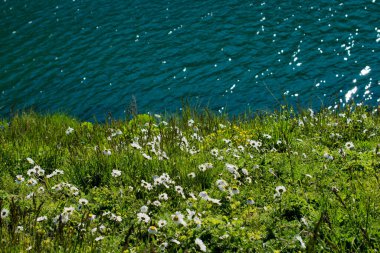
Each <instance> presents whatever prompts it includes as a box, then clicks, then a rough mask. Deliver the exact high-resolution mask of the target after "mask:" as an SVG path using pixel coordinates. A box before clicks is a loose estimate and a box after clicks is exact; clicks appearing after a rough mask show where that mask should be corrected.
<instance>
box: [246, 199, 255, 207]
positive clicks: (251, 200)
mask: <svg viewBox="0 0 380 253" xmlns="http://www.w3.org/2000/svg"><path fill="white" fill-rule="evenodd" d="M247 204H248V205H253V204H255V201H254V200H253V199H252V198H248V199H247Z"/></svg>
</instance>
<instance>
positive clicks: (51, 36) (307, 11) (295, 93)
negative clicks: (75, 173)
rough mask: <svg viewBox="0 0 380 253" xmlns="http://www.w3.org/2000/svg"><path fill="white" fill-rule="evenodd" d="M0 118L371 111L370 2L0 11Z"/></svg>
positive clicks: (101, 4)
mask: <svg viewBox="0 0 380 253" xmlns="http://www.w3.org/2000/svg"><path fill="white" fill-rule="evenodd" d="M0 24H1V25H0V115H1V116H7V115H9V113H10V112H12V111H17V110H23V109H29V108H33V109H34V110H36V111H38V112H55V111H63V112H66V113H68V114H71V115H74V116H77V117H79V118H81V119H84V120H89V119H93V118H94V116H95V117H96V118H97V119H99V120H103V119H104V117H105V115H107V113H109V112H110V113H112V115H113V116H115V117H124V115H125V113H126V112H127V111H128V110H129V109H128V108H129V107H130V104H131V101H132V100H133V98H134V99H135V100H136V104H137V108H138V112H139V113H146V112H152V113H162V112H165V111H168V112H172V111H176V110H179V109H180V108H181V106H182V105H181V99H183V98H187V99H188V100H189V101H190V102H191V103H192V104H193V105H200V106H208V107H209V108H211V109H212V110H214V111H216V112H223V111H226V110H228V112H229V113H232V114H235V113H240V112H244V111H246V110H247V109H248V108H250V109H251V110H268V111H271V110H273V109H275V108H278V104H277V101H279V102H281V103H282V102H283V101H284V97H285V98H286V101H287V102H289V103H291V104H299V105H301V106H303V107H314V108H319V107H320V106H321V104H323V105H324V106H327V107H329V106H331V108H334V107H337V106H343V105H345V104H346V103H347V102H349V101H350V100H351V99H354V101H355V103H364V104H368V105H375V106H377V105H378V104H379V103H380V1H375V0H368V1H364V0H363V1H359V0H355V1H353V0H351V1H331V0H329V1H297V0H294V1H242V0H239V1H237V0H236V1H216V0H202V1H122V0H114V1H104V0H91V1H89V0H82V1H80V0H75V1H73V0H70V1H68V0H66V1H55V0H49V1H42V0H29V1H27V0H1V2H0Z"/></svg>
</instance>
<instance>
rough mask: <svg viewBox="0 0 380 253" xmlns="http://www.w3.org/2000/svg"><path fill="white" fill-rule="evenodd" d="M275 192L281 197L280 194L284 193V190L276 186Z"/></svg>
mask: <svg viewBox="0 0 380 253" xmlns="http://www.w3.org/2000/svg"><path fill="white" fill-rule="evenodd" d="M276 192H277V193H278V195H280V196H281V194H283V193H284V192H286V188H285V186H282V185H280V186H277V187H276Z"/></svg>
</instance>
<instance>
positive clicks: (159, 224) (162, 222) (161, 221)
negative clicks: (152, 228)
mask: <svg viewBox="0 0 380 253" xmlns="http://www.w3.org/2000/svg"><path fill="white" fill-rule="evenodd" d="M166 224H167V222H166V220H159V221H158V223H157V225H158V227H160V228H162V227H165V226H166Z"/></svg>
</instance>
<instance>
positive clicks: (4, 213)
mask: <svg viewBox="0 0 380 253" xmlns="http://www.w3.org/2000/svg"><path fill="white" fill-rule="evenodd" d="M8 215H9V210H8V209H5V208H3V209H2V210H1V214H0V217H1V218H2V219H4V218H6V217H7V216H8Z"/></svg>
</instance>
